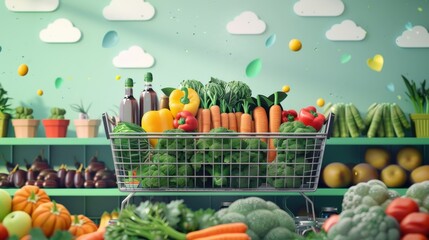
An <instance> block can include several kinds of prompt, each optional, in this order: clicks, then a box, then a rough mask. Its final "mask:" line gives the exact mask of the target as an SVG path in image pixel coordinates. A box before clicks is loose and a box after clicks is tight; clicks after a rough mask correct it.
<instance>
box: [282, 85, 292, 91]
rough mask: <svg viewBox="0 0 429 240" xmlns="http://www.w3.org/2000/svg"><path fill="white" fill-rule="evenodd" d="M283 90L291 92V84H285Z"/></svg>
mask: <svg viewBox="0 0 429 240" xmlns="http://www.w3.org/2000/svg"><path fill="white" fill-rule="evenodd" d="M282 91H283V92H285V93H287V92H289V91H290V86H289V85H284V86H283V87H282Z"/></svg>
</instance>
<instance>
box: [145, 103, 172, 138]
mask: <svg viewBox="0 0 429 240" xmlns="http://www.w3.org/2000/svg"><path fill="white" fill-rule="evenodd" d="M142 128H143V129H144V130H145V131H146V132H148V133H151V132H152V133H153V132H156V133H158V132H163V131H165V130H169V129H173V128H174V126H173V115H172V114H171V112H170V110H168V109H166V108H163V109H161V110H158V111H148V112H146V113H145V114H144V115H143V117H142ZM149 141H150V144H151V145H152V146H155V145H156V143H157V142H158V139H155V138H153V139H149Z"/></svg>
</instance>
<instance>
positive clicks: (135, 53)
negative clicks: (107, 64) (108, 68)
mask: <svg viewBox="0 0 429 240" xmlns="http://www.w3.org/2000/svg"><path fill="white" fill-rule="evenodd" d="M154 63H155V59H154V58H153V57H152V55H150V54H149V53H145V51H144V50H143V49H142V48H141V47H139V46H131V47H130V48H129V49H127V50H124V51H121V52H120V53H119V54H118V55H117V56H116V57H114V58H113V65H114V66H115V67H117V68H150V67H152V66H153V64H154Z"/></svg>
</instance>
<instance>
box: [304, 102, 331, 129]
mask: <svg viewBox="0 0 429 240" xmlns="http://www.w3.org/2000/svg"><path fill="white" fill-rule="evenodd" d="M298 121H301V122H302V123H304V124H305V125H306V126H312V127H314V129H316V131H319V130H320V129H322V126H323V124H325V116H324V115H323V114H321V113H318V112H317V110H316V107H314V106H308V107H306V108H303V109H301V110H300V111H299V115H298Z"/></svg>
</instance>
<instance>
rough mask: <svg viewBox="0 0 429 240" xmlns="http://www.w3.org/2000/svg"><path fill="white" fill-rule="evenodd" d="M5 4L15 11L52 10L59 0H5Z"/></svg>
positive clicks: (55, 7)
mask: <svg viewBox="0 0 429 240" xmlns="http://www.w3.org/2000/svg"><path fill="white" fill-rule="evenodd" d="M5 4H6V7H7V9H9V11H13V12H52V11H54V10H55V9H57V8H58V5H59V0H5Z"/></svg>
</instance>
